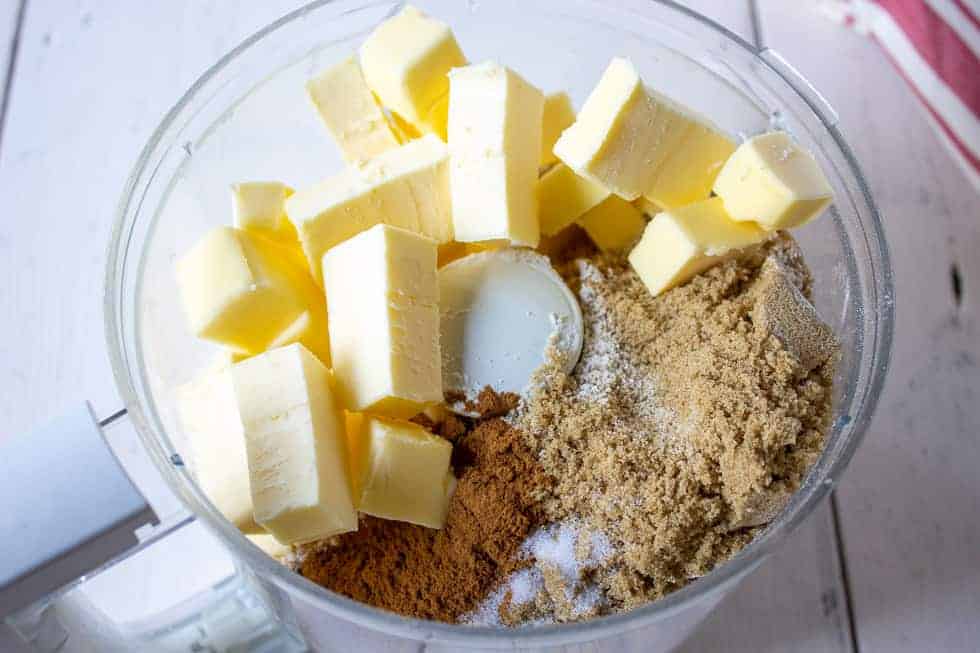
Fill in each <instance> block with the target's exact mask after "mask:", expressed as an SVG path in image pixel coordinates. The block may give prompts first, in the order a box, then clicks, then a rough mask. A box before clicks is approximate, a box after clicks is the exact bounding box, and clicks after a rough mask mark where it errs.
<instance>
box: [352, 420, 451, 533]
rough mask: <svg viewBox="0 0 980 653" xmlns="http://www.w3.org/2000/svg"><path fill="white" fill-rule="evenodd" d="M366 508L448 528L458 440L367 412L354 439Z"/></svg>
mask: <svg viewBox="0 0 980 653" xmlns="http://www.w3.org/2000/svg"><path fill="white" fill-rule="evenodd" d="M351 444H352V448H351V470H352V473H353V476H354V478H356V479H357V480H356V481H355V486H356V487H357V488H358V491H359V496H358V508H359V510H360V511H361V512H363V513H366V514H369V515H374V516H375V517H381V518H383V519H396V520H398V521H405V522H410V523H412V524H419V525H421V526H427V527H429V528H442V527H443V526H444V525H445V523H446V515H447V513H448V512H449V498H450V495H451V494H452V490H453V486H454V485H455V479H454V477H453V475H452V471H451V470H450V469H449V458H450V456H451V455H452V450H453V448H452V445H451V444H449V442H448V441H446V440H444V439H443V438H440V437H438V436H435V435H433V434H431V433H429V432H428V431H426V430H425V429H424V428H422V427H421V426H418V425H417V424H413V423H411V422H403V421H395V420H388V419H379V418H376V417H371V416H365V417H364V418H363V419H361V420H359V423H358V424H357V426H356V430H355V432H354V436H353V438H352V441H351Z"/></svg>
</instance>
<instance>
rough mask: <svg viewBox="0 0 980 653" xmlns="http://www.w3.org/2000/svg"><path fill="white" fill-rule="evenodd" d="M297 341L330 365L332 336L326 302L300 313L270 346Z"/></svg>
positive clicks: (280, 345)
mask: <svg viewBox="0 0 980 653" xmlns="http://www.w3.org/2000/svg"><path fill="white" fill-rule="evenodd" d="M296 342H298V343H301V344H302V345H303V346H304V347H306V348H307V349H309V350H310V353H312V354H313V355H314V356H316V357H317V358H319V359H320V362H321V363H323V364H324V365H330V338H329V336H328V335H327V309H326V306H325V302H324V303H322V304H317V305H316V306H315V307H313V308H310V309H308V310H305V311H303V312H302V313H300V316H299V317H298V318H296V319H295V320H294V321H293V322H292V323H291V324H290V325H289V326H287V327H286V328H285V329H283V330H282V331H281V332H279V334H278V335H276V337H275V338H273V340H272V342H270V343H269V347H268V348H269V349H275V348H276V347H285V346H286V345H291V344H293V343H296Z"/></svg>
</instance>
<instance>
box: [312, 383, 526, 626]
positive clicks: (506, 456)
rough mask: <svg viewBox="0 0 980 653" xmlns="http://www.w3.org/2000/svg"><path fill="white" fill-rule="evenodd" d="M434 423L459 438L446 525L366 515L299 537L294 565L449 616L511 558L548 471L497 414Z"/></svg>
mask: <svg viewBox="0 0 980 653" xmlns="http://www.w3.org/2000/svg"><path fill="white" fill-rule="evenodd" d="M488 401H489V398H488ZM466 425H471V427H470V428H469V429H468V430H466V431H465V432H463V433H460V431H461V430H462V428H463V427H464V426H466ZM437 430H438V431H440V432H442V434H443V435H446V436H449V439H452V440H455V446H454V449H453V459H452V464H453V468H454V469H455V472H456V475H457V477H458V479H459V482H458V484H457V486H456V490H455V492H454V493H453V496H452V499H451V501H450V506H449V515H448V518H447V521H446V525H445V527H444V528H443V529H441V530H434V529H430V528H425V527H422V526H416V525H413V524H407V523H403V522H397V521H388V520H384V519H377V518H375V517H370V516H362V517H361V521H360V527H359V528H358V530H357V531H356V532H354V533H347V534H344V535H341V536H339V537H337V538H335V539H333V540H331V541H330V542H323V543H318V544H314V545H308V546H305V547H299V550H298V551H297V554H298V556H297V557H298V559H299V561H300V562H299V568H298V571H299V573H301V574H302V575H303V576H305V577H306V578H309V579H310V580H312V581H313V582H315V583H318V584H320V585H323V586H324V587H326V588H329V589H331V590H333V591H335V592H339V593H341V594H344V595H346V596H349V597H350V598H353V599H356V600H358V601H362V602H364V603H368V604H370V605H373V606H377V607H379V608H384V609H387V610H391V611H393V612H397V613H400V614H403V615H408V616H413V617H419V618H422V619H435V620H439V621H448V622H453V621H455V620H456V619H457V617H459V616H460V615H462V614H464V613H467V612H469V611H470V610H472V609H473V608H474V606H476V604H477V603H478V602H479V601H480V600H481V599H482V598H483V597H484V596H485V595H486V594H487V593H488V592H489V591H490V589H492V587H493V586H494V585H495V584H496V583H497V582H498V581H499V580H500V579H501V578H503V577H504V576H505V575H506V574H508V573H510V572H511V571H512V570H513V569H514V568H515V565H516V564H517V561H518V556H517V552H518V549H519V547H520V546H521V543H522V542H523V541H524V539H525V538H526V537H527V535H528V532H529V531H530V529H531V528H532V526H533V525H534V524H535V523H536V522H537V521H538V516H537V515H536V513H535V500H534V498H533V497H534V496H535V495H537V494H539V492H540V489H539V486H540V485H541V484H543V483H544V482H545V478H544V476H543V475H542V473H541V468H540V465H539V464H538V462H537V459H536V458H537V457H536V455H535V454H534V452H532V451H531V450H530V449H529V448H528V447H527V445H526V444H525V442H524V439H523V436H522V435H521V434H520V433H518V432H517V431H516V430H514V429H513V428H512V427H511V426H510V425H508V424H507V423H506V422H504V421H503V420H500V419H486V420H480V421H477V422H475V424H473V423H470V422H469V421H466V422H464V421H463V420H459V419H458V418H455V417H450V418H448V419H447V420H446V422H443V424H441V425H439V427H438V428H437Z"/></svg>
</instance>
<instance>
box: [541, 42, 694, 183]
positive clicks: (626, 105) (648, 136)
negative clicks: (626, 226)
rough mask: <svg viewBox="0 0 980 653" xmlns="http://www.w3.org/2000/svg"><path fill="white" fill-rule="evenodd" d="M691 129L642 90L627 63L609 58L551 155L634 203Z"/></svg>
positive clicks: (672, 108) (677, 112) (664, 102)
mask: <svg viewBox="0 0 980 653" xmlns="http://www.w3.org/2000/svg"><path fill="white" fill-rule="evenodd" d="M692 124H693V123H692V121H691V119H689V118H688V117H686V116H685V115H684V114H683V112H682V110H681V109H680V108H679V107H677V106H676V105H675V104H674V103H673V102H671V101H670V100H669V99H667V98H665V97H663V96H660V95H658V94H656V93H654V92H653V91H651V90H649V89H647V88H646V87H645V86H644V85H643V81H642V80H641V79H640V76H639V74H638V73H637V72H636V69H635V68H634V67H633V64H632V63H630V62H629V61H627V60H626V59H620V58H614V59H613V60H612V62H610V64H609V67H608V68H606V71H605V73H603V75H602V79H600V80H599V84H598V85H597V86H596V87H595V88H594V89H593V90H592V93H591V94H590V95H589V97H588V99H587V100H586V101H585V104H584V105H583V106H582V110H581V111H579V113H578V117H577V118H576V120H575V123H574V124H572V126H571V127H569V128H568V129H566V130H565V131H564V133H563V134H562V135H561V138H559V139H558V142H557V143H555V147H554V153H555V154H556V155H557V156H558V158H559V159H561V160H562V161H564V162H565V164H566V165H567V166H568V167H570V168H571V169H573V170H574V171H575V172H577V173H578V174H580V175H582V176H583V177H589V178H590V179H593V180H595V181H596V182H597V183H599V184H601V185H602V186H605V187H606V188H607V189H609V190H610V191H612V192H613V193H616V194H617V195H619V196H620V197H622V198H623V199H626V200H635V199H636V198H637V197H639V196H640V195H642V194H643V193H644V192H645V191H647V190H649V189H650V188H651V187H652V186H653V181H654V179H655V175H656V172H657V168H658V167H659V166H660V164H661V163H663V161H664V160H665V159H666V158H667V156H668V155H669V154H670V153H671V152H673V151H674V149H675V148H676V147H677V145H678V144H679V143H680V141H681V139H682V138H683V137H684V134H685V133H686V131H687V130H688V128H689V127H690V126H691V125H692Z"/></svg>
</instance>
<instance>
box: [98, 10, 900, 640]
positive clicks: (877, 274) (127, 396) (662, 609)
mask: <svg viewBox="0 0 980 653" xmlns="http://www.w3.org/2000/svg"><path fill="white" fill-rule="evenodd" d="M341 1H342V0H314V1H313V2H310V3H309V4H306V5H304V6H302V7H300V8H298V9H296V10H294V11H292V12H290V13H288V14H286V15H284V16H282V17H281V18H279V19H278V20H276V21H274V22H272V23H270V24H268V25H267V26H265V27H263V28H262V29H260V30H258V31H257V32H255V33H254V34H252V35H251V36H249V37H248V38H246V39H244V40H243V41H242V42H241V43H239V44H238V45H237V46H236V47H235V48H233V49H232V50H230V51H229V52H228V53H226V54H225V55H224V56H222V57H221V58H220V59H218V61H217V62H215V63H214V64H213V65H211V66H210V67H209V68H208V69H207V70H206V71H205V72H204V73H203V74H202V75H201V76H200V77H198V78H197V80H195V82H194V83H193V84H192V85H191V86H190V87H189V88H188V90H187V91H186V92H185V93H184V94H183V95H182V96H181V98H180V99H179V100H178V101H177V102H176V103H175V104H174V105H173V106H172V107H171V108H170V110H169V111H168V112H167V113H166V114H165V115H164V117H163V118H162V119H161V121H160V123H159V124H158V126H157V127H156V129H155V130H154V131H153V133H152V134H151V136H150V138H149V140H148V141H147V143H146V145H145V146H144V147H143V149H142V150H141V152H140V155H139V157H138V158H137V160H136V162H135V163H134V165H133V167H132V169H131V172H130V174H129V176H128V178H127V180H126V183H125V185H124V187H123V192H122V195H121V198H120V200H119V202H118V204H117V208H116V215H115V222H114V225H113V229H112V234H111V238H110V241H109V244H108V249H107V256H106V261H107V264H106V273H105V287H104V290H105V295H104V301H103V309H104V322H105V335H106V341H107V347H108V352H109V358H110V362H111V366H112V370H113V376H114V378H115V382H116V386H117V388H118V389H119V392H120V395H121V397H122V399H123V401H124V404H125V406H126V410H127V411H128V413H129V415H130V417H131V419H132V420H133V422H134V425H135V427H136V430H137V432H138V434H139V437H140V439H141V440H142V443H143V445H144V447H145V448H146V449H147V450H148V453H149V454H150V457H151V458H152V459H153V461H154V464H155V466H156V468H157V471H158V472H160V473H161V475H162V476H163V477H164V478H165V480H166V481H167V484H168V486H169V487H170V489H171V490H172V491H174V493H175V494H177V495H178V497H180V500H181V502H182V503H183V504H184V507H185V508H187V509H188V510H189V511H190V512H191V513H192V514H194V515H195V516H196V518H198V519H201V520H202V522H203V523H205V525H206V526H207V527H208V528H210V529H211V530H212V531H216V532H217V533H219V536H220V539H221V540H222V541H223V542H224V543H225V544H226V545H227V546H228V547H229V548H230V549H231V552H232V554H233V556H234V557H236V558H243V559H244V560H245V561H246V562H247V563H248V565H249V566H251V567H253V568H257V569H259V570H260V571H261V572H263V575H264V576H265V577H267V578H268V579H269V580H272V581H273V582H275V583H276V584H277V585H279V586H281V587H283V588H288V589H289V591H290V592H295V593H296V594H297V595H298V596H299V597H300V598H302V599H303V600H304V601H305V602H307V603H308V604H313V605H314V606H316V607H317V608H322V609H326V610H327V611H328V612H329V613H330V614H332V615H333V616H335V617H338V618H341V619H346V620H348V621H351V622H353V623H355V624H357V625H359V626H361V627H365V628H368V629H371V630H374V631H377V632H381V633H384V634H388V635H393V636H398V637H406V638H409V639H413V640H424V641H439V642H449V643H461V644H462V643H465V644H491V645H492V644H497V645H499V644H501V643H502V642H503V643H506V644H509V645H532V644H540V643H548V644H561V643H573V642H581V641H587V640H590V639H594V638H596V637H601V636H603V635H604V634H611V633H617V634H621V633H625V632H628V631H630V630H634V629H637V628H641V627H643V626H645V625H647V624H649V623H652V622H655V621H657V620H659V619H662V618H666V617H668V616H670V615H672V614H675V613H677V612H679V611H681V610H683V609H685V608H687V607H689V605H691V604H693V603H695V602H696V601H697V600H698V599H705V598H709V597H710V595H711V593H712V591H713V590H719V589H722V588H725V587H727V586H731V585H734V584H736V583H737V582H739V581H740V580H741V578H743V577H744V576H745V575H746V574H747V573H748V572H750V571H752V570H753V569H755V568H756V567H757V566H758V565H759V564H761V562H762V561H763V560H764V559H765V558H766V557H767V556H768V555H769V554H770V553H771V552H772V551H773V550H775V549H776V548H778V547H779V545H780V544H781V543H782V541H783V540H784V539H785V538H786V537H787V536H788V535H789V534H790V533H792V532H793V531H794V530H795V529H796V528H797V527H798V526H799V525H800V524H801V523H802V522H803V521H804V520H805V519H806V518H808V517H809V516H810V514H811V513H812V512H814V510H815V509H816V507H817V505H818V504H819V502H820V501H822V500H823V499H824V498H825V497H826V496H827V495H828V494H829V493H830V492H831V490H832V489H833V487H834V485H836V483H837V481H838V480H839V478H840V475H841V474H842V473H843V471H844V469H846V467H847V465H848V463H849V462H850V460H851V458H852V457H853V455H854V452H855V451H856V450H857V448H858V446H859V445H860V444H861V442H862V441H863V439H864V437H865V435H866V433H867V428H868V425H869V423H870V420H871V417H872V416H873V413H874V410H875V408H876V406H877V403H878V400H879V398H880V395H881V391H882V389H883V387H884V383H885V379H886V376H887V370H888V367H889V363H890V359H891V353H892V341H893V337H894V315H895V305H894V302H895V300H894V293H895V291H894V280H893V271H892V266H891V262H890V260H891V256H890V253H889V248H888V243H887V240H886V238H885V233H884V228H883V224H882V221H881V215H880V213H879V211H878V208H877V205H876V204H875V202H874V198H873V197H872V194H871V191H870V189H869V187H868V183H867V181H866V179H865V176H864V174H863V172H862V171H861V168H860V166H859V164H858V161H857V158H856V156H855V154H854V152H853V151H852V150H851V148H850V146H849V145H848V144H847V142H846V140H845V139H844V136H843V134H842V133H841V131H840V130H839V129H838V127H837V125H836V120H835V118H834V117H831V116H829V115H828V113H831V114H832V109H831V108H830V105H829V103H827V102H826V101H825V100H823V98H821V97H820V96H819V95H818V94H817V95H816V96H815V91H814V89H813V87H812V86H810V85H809V83H808V82H807V81H806V80H805V79H804V78H802V77H801V76H799V75H798V73H795V71H793V70H792V69H789V70H787V69H786V68H784V67H781V66H777V65H774V63H773V61H771V60H770V58H768V57H765V56H762V55H763V54H764V53H766V52H771V50H770V49H768V48H765V47H756V46H755V45H753V44H751V43H749V42H747V41H746V40H744V39H743V38H742V37H740V36H739V35H737V34H735V33H733V32H731V31H730V30H728V29H727V28H726V27H724V26H722V25H720V24H718V23H717V22H715V21H714V20H712V19H711V18H709V17H706V16H704V15H702V14H700V13H698V12H697V11H694V10H693V9H691V8H689V7H686V6H684V5H681V4H679V3H678V2H676V1H675V0H646V2H648V3H650V4H656V5H661V6H663V7H666V8H668V9H670V10H673V11H675V12H678V13H680V14H682V15H684V16H686V17H687V18H689V19H692V20H694V21H696V22H699V23H701V24H702V25H703V26H705V27H708V28H710V29H713V30H714V31H716V32H717V33H718V34H719V35H720V36H722V37H724V38H726V39H727V40H728V41H729V42H730V43H731V44H732V45H733V46H735V47H738V48H740V49H741V50H743V51H744V52H745V53H747V54H749V55H750V56H751V57H752V58H753V60H754V62H755V63H756V64H758V65H759V66H762V67H764V68H765V69H768V71H769V72H772V73H775V74H776V75H777V76H778V77H779V78H780V79H781V80H782V81H783V82H785V84H786V86H787V87H788V88H790V89H792V90H793V92H795V93H796V95H797V96H799V98H800V99H801V100H803V102H804V103H805V104H806V105H808V107H809V108H810V109H811V110H812V111H813V113H814V114H815V115H816V116H817V118H818V119H819V121H820V122H821V123H822V125H823V127H824V128H825V129H826V130H827V133H828V134H829V135H830V136H831V138H832V141H833V145H834V146H835V147H836V148H837V149H838V151H839V152H840V154H841V155H842V156H843V157H844V161H845V163H846V164H847V167H848V171H849V172H850V174H852V175H853V177H854V179H855V180H856V182H857V185H858V187H859V189H860V193H861V198H862V199H863V201H864V203H865V205H866V208H867V210H868V214H869V216H870V221H868V223H867V224H865V223H864V221H862V227H863V232H864V236H865V240H866V241H868V242H867V243H866V246H867V247H868V248H869V249H870V250H871V251H872V252H873V253H874V254H876V255H877V256H876V257H875V256H872V260H871V261H869V263H870V265H871V268H872V271H873V273H872V275H871V279H872V282H871V283H869V290H870V291H871V296H872V299H873V300H874V301H873V302H870V303H869V305H868V307H867V309H868V310H869V311H871V310H873V311H874V312H875V313H876V315H877V320H876V329H875V330H874V331H873V332H872V334H871V335H872V337H871V338H870V339H868V340H866V341H865V343H864V348H865V349H867V350H868V351H869V352H870V356H871V358H870V365H869V370H870V371H869V376H868V379H867V382H866V384H865V386H864V388H863V392H862V393H861V396H860V397H856V398H855V401H854V406H855V407H856V408H857V410H854V411H852V421H851V424H850V429H851V434H850V436H849V438H848V439H847V440H846V441H845V442H844V446H843V447H842V448H841V449H840V451H839V453H838V455H837V456H836V458H835V460H834V461H832V463H831V464H830V465H829V466H828V468H827V469H826V473H825V476H824V477H823V478H822V479H821V480H820V482H819V483H816V484H815V485H813V486H811V487H809V488H808V487H807V486H803V487H801V488H800V490H799V491H798V492H796V493H795V494H794V496H793V498H792V500H791V501H790V504H789V505H788V506H787V508H786V513H788V515H789V518H788V519H786V520H785V521H780V522H778V525H779V528H778V529H777V530H778V532H774V533H769V532H768V529H767V533H766V536H765V537H756V538H754V539H753V540H752V542H750V543H749V544H748V545H747V546H745V547H744V548H743V549H742V550H741V551H740V552H739V553H738V554H736V555H735V556H733V557H732V558H731V559H729V560H728V561H726V562H725V563H724V564H722V565H720V566H719V567H717V568H715V569H713V570H712V571H711V572H709V573H708V574H706V575H705V576H703V577H701V578H698V579H696V580H694V581H692V582H690V583H688V584H687V585H685V586H684V587H682V588H680V589H678V590H676V591H674V592H671V593H670V594H668V595H667V596H665V597H663V598H661V599H658V600H656V601H652V602H650V603H648V604H646V605H643V606H641V607H638V608H636V609H634V610H631V611H629V612H624V613H617V614H612V615H607V616H604V617H598V618H595V619H590V620H586V621H583V622H577V623H571V624H549V625H540V626H522V627H518V628H506V629H504V628H500V627H493V626H469V625H460V624H446V623H442V622H436V621H430V620H424V619H417V618H411V617H403V616H400V615H397V614H395V613H392V612H388V611H386V610H382V609H379V608H375V607H373V606H370V605H367V604H364V603H360V602H358V601H354V600H352V599H349V598H347V597H345V596H343V595H340V594H336V593H334V592H332V591H330V590H327V589H325V588H323V587H321V586H319V585H316V584H314V583H312V582H311V581H309V580H307V579H306V578H304V577H302V576H300V575H299V574H296V573H293V572H292V571H290V570H289V569H288V568H286V567H284V566H283V565H281V564H280V563H279V562H276V561H275V560H273V559H272V558H270V557H269V556H267V555H266V554H264V553H262V552H261V551H260V550H259V549H257V548H256V547H254V546H242V544H244V543H245V542H247V540H245V538H244V536H243V535H242V534H241V533H240V532H239V531H238V530H237V529H236V528H235V527H234V526H233V525H231V524H230V523H229V522H227V520H225V519H224V518H222V517H220V516H219V515H218V514H217V513H216V512H214V511H204V512H203V513H202V512H201V511H198V510H191V509H190V507H189V506H188V505H187V502H188V497H187V496H186V494H185V492H184V491H183V490H184V489H185V488H182V487H179V486H178V484H179V483H180V481H179V480H178V479H177V478H176V475H175V472H174V469H175V466H174V465H173V461H172V460H171V459H170V458H169V457H168V456H167V455H166V454H165V452H164V451H163V450H162V449H161V448H160V447H159V446H158V444H157V442H156V440H155V438H154V437H153V436H152V435H150V434H149V432H150V431H152V430H154V428H155V427H154V426H152V425H151V424H150V420H148V419H147V416H146V415H145V414H144V410H143V407H142V402H141V399H140V396H139V391H138V390H137V388H136V386H135V384H134V381H133V373H132V371H131V369H130V367H129V365H128V363H127V353H126V352H127V344H126V338H125V335H124V333H125V332H124V326H123V320H124V318H123V311H124V302H123V296H124V290H123V284H124V276H125V268H126V265H125V262H126V258H127V255H128V254H129V253H130V246H131V245H132V244H133V243H132V235H133V227H134V225H135V222H136V218H137V217H138V215H139V205H140V204H141V202H142V198H141V197H140V198H137V197H136V196H135V193H136V190H137V189H138V187H139V186H140V183H141V181H143V178H144V176H145V175H146V174H150V175H151V177H150V179H152V174H153V173H154V172H155V171H154V170H151V169H149V167H148V166H149V164H150V163H151V161H152V159H153V155H154V153H155V152H156V151H157V149H158V147H159V146H160V144H161V142H162V141H163V139H164V137H165V136H166V134H167V133H168V131H169V130H170V129H171V128H172V127H173V126H174V124H175V122H176V121H177V119H178V118H179V117H180V116H181V114H182V112H183V111H184V110H185V109H186V108H187V107H188V106H189V105H190V104H191V103H192V102H193V101H194V100H195V99H196V98H197V96H198V94H199V93H200V92H201V91H202V90H203V89H204V88H205V87H206V86H207V85H208V83H209V82H211V81H212V80H214V79H215V78H216V77H218V76H219V75H220V74H221V73H222V72H223V71H224V70H225V69H226V68H227V67H228V66H229V65H230V64H231V63H233V62H234V61H235V60H236V59H237V58H238V57H239V56H240V55H242V54H243V53H244V52H246V51H248V50H250V49H251V48H252V47H254V46H256V45H257V44H258V43H260V42H261V41H262V40H263V39H265V38H266V37H267V36H269V35H270V34H272V33H274V32H276V31H277V30H279V29H280V28H282V27H283V26H285V25H287V24H290V23H292V22H293V21H295V20H298V19H300V18H302V17H303V16H305V15H306V14H307V13H309V12H311V11H315V10H318V9H320V8H323V7H326V6H329V5H335V4H338V3H340V2H341ZM388 4H391V3H390V2H388V1H384V2H367V3H365V6H373V5H388ZM400 4H403V3H399V5H400ZM134 202H135V204H136V209H135V212H133V215H132V216H130V212H131V206H132V205H133V204H134ZM202 498H203V495H200V496H198V497H196V499H202ZM204 505H207V504H204ZM236 538H237V539H236ZM236 564H237V563H236Z"/></svg>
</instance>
